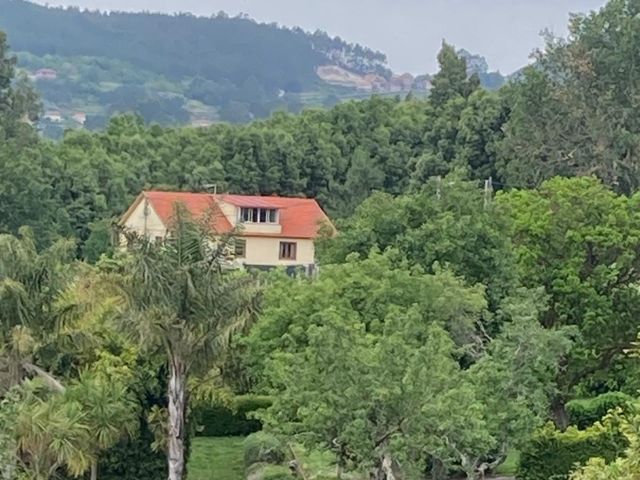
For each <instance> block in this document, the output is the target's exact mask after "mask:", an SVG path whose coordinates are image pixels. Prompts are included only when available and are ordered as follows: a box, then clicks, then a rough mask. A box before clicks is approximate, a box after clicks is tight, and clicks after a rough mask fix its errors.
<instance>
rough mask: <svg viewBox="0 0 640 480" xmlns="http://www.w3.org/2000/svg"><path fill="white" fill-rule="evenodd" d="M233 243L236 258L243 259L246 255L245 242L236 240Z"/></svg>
mask: <svg viewBox="0 0 640 480" xmlns="http://www.w3.org/2000/svg"><path fill="white" fill-rule="evenodd" d="M234 243H235V254H236V258H244V257H245V256H246V255H247V241H246V240H240V239H237V238H236V239H235V240H234Z"/></svg>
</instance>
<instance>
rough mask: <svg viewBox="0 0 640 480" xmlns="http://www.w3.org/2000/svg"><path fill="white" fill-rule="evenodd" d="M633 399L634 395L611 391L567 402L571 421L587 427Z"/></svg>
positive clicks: (572, 423) (581, 427)
mask: <svg viewBox="0 0 640 480" xmlns="http://www.w3.org/2000/svg"><path fill="white" fill-rule="evenodd" d="M631 401H633V397H631V396H630V395H627V394H626V393H622V392H609V393H603V394H602V395H598V396H597V397H594V398H584V399H578V400H571V401H570V402H568V403H567V413H568V414H569V422H570V423H571V425H575V426H576V427H578V428H580V429H585V428H588V427H590V426H591V425H593V424H594V423H596V422H597V421H599V420H600V419H602V417H604V416H605V415H606V414H607V412H608V411H609V410H612V409H614V408H616V407H624V406H625V405H629V404H630V403H631Z"/></svg>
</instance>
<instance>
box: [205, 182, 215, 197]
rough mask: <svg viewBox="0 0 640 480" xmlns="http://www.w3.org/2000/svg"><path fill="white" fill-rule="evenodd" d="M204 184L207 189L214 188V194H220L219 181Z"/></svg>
mask: <svg viewBox="0 0 640 480" xmlns="http://www.w3.org/2000/svg"><path fill="white" fill-rule="evenodd" d="M202 186H203V187H204V188H205V190H211V189H213V194H214V195H217V194H218V184H217V183H205V184H204V185H202Z"/></svg>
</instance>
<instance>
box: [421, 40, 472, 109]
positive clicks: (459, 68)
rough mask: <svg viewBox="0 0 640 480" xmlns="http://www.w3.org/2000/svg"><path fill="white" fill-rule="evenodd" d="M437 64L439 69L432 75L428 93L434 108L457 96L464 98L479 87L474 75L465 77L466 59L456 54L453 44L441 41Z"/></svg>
mask: <svg viewBox="0 0 640 480" xmlns="http://www.w3.org/2000/svg"><path fill="white" fill-rule="evenodd" d="M438 64H439V65H440V70H439V71H438V73H436V74H435V75H434V76H433V79H432V81H431V84H432V85H433V87H432V88H431V94H430V99H431V103H432V104H433V105H434V106H435V107H436V108H438V107H442V106H443V105H444V104H446V103H447V102H448V101H450V100H452V99H454V98H456V97H458V96H459V97H463V98H466V97H468V96H469V95H471V93H472V92H473V91H474V90H476V89H477V88H479V86H480V82H479V80H478V78H477V76H476V75H473V76H472V77H471V78H468V77H467V61H466V60H465V59H464V58H463V57H461V56H459V55H458V53H457V52H456V49H455V48H454V47H453V45H450V44H448V43H447V42H444V41H443V42H442V48H441V50H440V52H439V53H438Z"/></svg>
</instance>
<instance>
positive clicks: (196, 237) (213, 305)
mask: <svg viewBox="0 0 640 480" xmlns="http://www.w3.org/2000/svg"><path fill="white" fill-rule="evenodd" d="M214 234H215V232H212V231H211V227H210V225H209V224H208V223H207V221H206V219H204V220H202V221H199V222H198V221H195V220H193V219H191V218H190V217H189V215H188V213H187V212H186V211H185V210H184V209H183V208H180V207H178V208H177V209H176V211H175V215H174V218H173V221H172V222H171V225H170V228H169V234H168V235H167V238H166V239H165V240H164V241H163V242H152V241H150V240H149V239H146V238H134V239H132V241H131V244H130V248H129V252H130V257H129V258H127V259H126V260H125V263H124V267H123V269H122V278H121V286H122V290H123V293H124V295H125V296H126V298H127V299H128V304H129V308H130V310H131V316H130V318H129V319H128V320H127V324H128V325H129V326H130V327H132V328H133V330H134V333H136V334H137V335H138V338H139V340H140V342H141V344H142V345H144V346H146V347H147V348H148V349H149V350H159V351H161V352H162V354H163V355H164V356H165V358H166V362H167V368H168V372H169V378H168V388H167V397H168V402H169V407H168V425H167V437H168V438H167V445H168V448H167V458H168V466H169V478H170V479H171V480H181V479H182V478H183V477H184V472H185V440H186V435H187V432H186V427H185V417H186V414H187V408H188V394H189V383H188V381H189V378H190V376H191V375H192V374H193V373H195V372H198V371H203V370H204V371H206V370H208V369H209V368H210V367H211V365H212V362H213V361H215V360H216V359H219V358H220V356H221V355H222V353H223V352H224V349H225V347H226V345H227V343H228V340H229V336H230V335H231V334H232V333H233V332H234V331H237V330H239V329H241V328H242V327H243V326H244V325H245V324H246V322H247V321H248V320H249V319H250V318H251V316H252V314H253V313H254V312H255V308H256V300H257V287H256V286H255V284H254V282H253V279H252V278H251V277H250V276H248V275H242V274H240V273H236V272H228V271H225V268H224V259H225V255H226V254H225V252H226V247H227V240H226V239H224V238H223V239H220V238H218V239H216V238H215V237H214Z"/></svg>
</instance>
